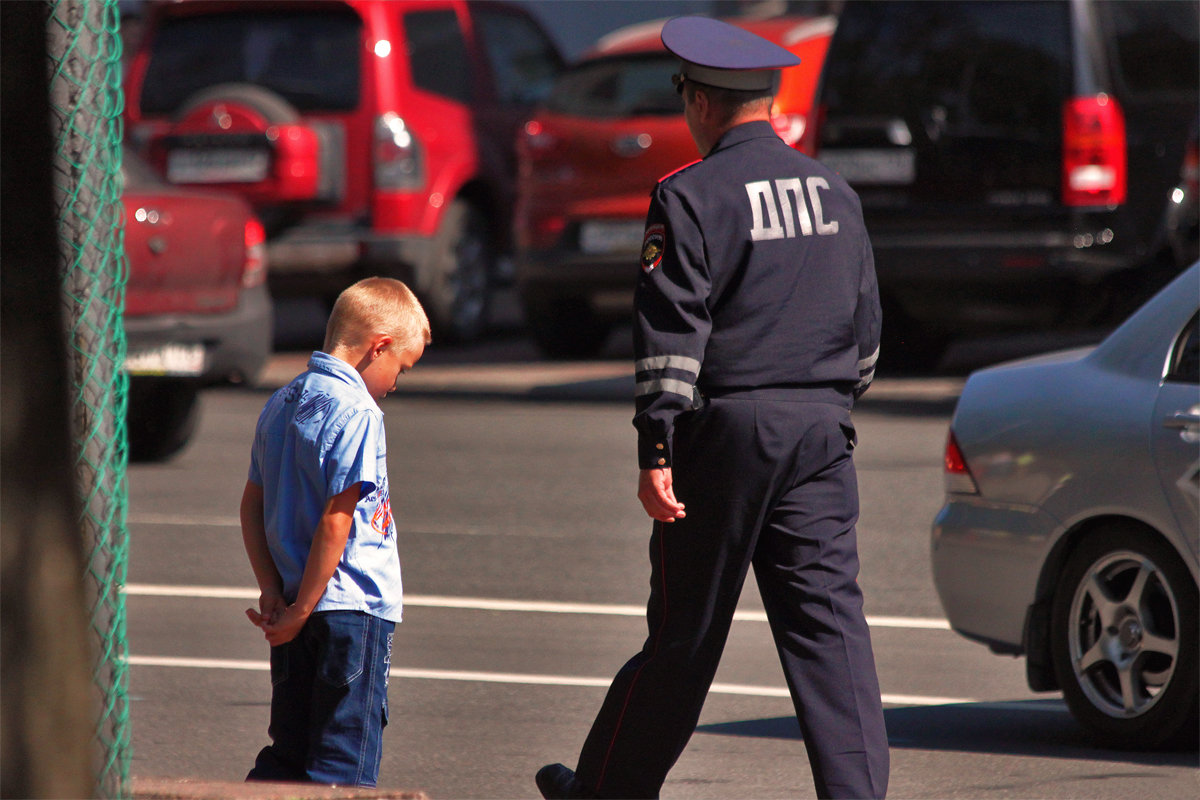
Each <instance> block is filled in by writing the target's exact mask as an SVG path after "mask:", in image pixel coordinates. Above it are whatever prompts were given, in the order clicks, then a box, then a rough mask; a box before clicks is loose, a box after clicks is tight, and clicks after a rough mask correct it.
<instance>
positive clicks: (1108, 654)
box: [932, 264, 1200, 747]
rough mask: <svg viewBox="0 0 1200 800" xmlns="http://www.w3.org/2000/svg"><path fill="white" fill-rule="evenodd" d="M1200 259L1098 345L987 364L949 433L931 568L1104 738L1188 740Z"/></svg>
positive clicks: (963, 614) (957, 613)
mask: <svg viewBox="0 0 1200 800" xmlns="http://www.w3.org/2000/svg"><path fill="white" fill-rule="evenodd" d="M1198 305H1200V264H1197V265H1193V266H1192V267H1191V268H1190V269H1188V270H1187V271H1186V272H1184V273H1183V274H1181V275H1180V276H1179V277H1178V278H1176V279H1175V280H1174V281H1173V282H1172V283H1171V284H1170V285H1169V286H1167V287H1166V288H1165V289H1163V290H1162V291H1161V292H1160V293H1159V294H1158V295H1156V296H1155V297H1154V298H1153V299H1152V300H1150V301H1149V302H1148V303H1147V304H1146V305H1145V306H1143V307H1142V308H1141V309H1140V310H1139V311H1138V312H1137V313H1135V314H1134V315H1133V316H1132V317H1130V318H1129V319H1128V320H1127V321H1126V322H1125V323H1124V324H1123V325H1122V326H1121V327H1120V328H1118V329H1117V330H1116V331H1114V332H1113V333H1112V334H1111V335H1110V336H1109V337H1108V338H1107V339H1105V340H1104V341H1103V342H1102V343H1101V344H1100V345H1099V346H1097V347H1096V348H1094V349H1090V350H1075V351H1069V352H1064V353H1056V354H1052V355H1047V356H1041V357H1037V358H1033V359H1028V360H1025V361H1020V362H1015V363H1012V364H1006V365H1001V366H997V367H993V368H990V369H985V370H981V371H979V372H977V373H974V374H973V375H971V377H970V378H969V379H968V380H967V383H966V386H965V387H964V389H963V393H962V397H961V399H960V400H959V403H958V407H957V409H956V411H955V415H954V419H953V421H952V422H951V426H950V435H949V436H948V438H947V444H946V473H945V474H946V504H945V506H943V508H942V510H941V511H940V513H939V514H938V515H937V518H936V520H935V521H934V524H933V538H932V559H933V576H934V582H935V584H936V586H937V591H938V594H939V596H940V598H941V601H942V605H943V607H944V608H945V610H946V614H947V617H948V618H949V620H950V624H951V625H952V626H953V628H954V629H955V630H956V631H958V632H959V633H961V634H962V635H964V636H966V637H968V638H971V639H974V640H977V641H980V642H983V643H985V644H987V645H989V646H990V647H991V648H992V650H994V651H995V652H998V653H1007V654H1012V655H1024V656H1025V659H1026V667H1027V670H1026V672H1027V676H1028V679H1029V685H1030V687H1031V688H1032V689H1034V690H1035V691H1049V690H1054V689H1061V690H1062V691H1063V694H1064V696H1065V699H1066V701H1067V705H1068V706H1069V708H1070V709H1071V713H1072V714H1073V715H1074V716H1075V718H1076V719H1077V720H1078V721H1079V722H1081V723H1082V724H1083V725H1084V726H1086V727H1087V728H1089V729H1091V730H1092V731H1094V732H1095V733H1096V734H1097V735H1098V737H1099V738H1100V739H1101V740H1102V741H1103V742H1104V743H1106V744H1112V745H1117V746H1125V747H1158V746H1179V745H1184V746H1194V742H1195V741H1196V737H1197V730H1198V728H1200V724H1198V720H1197V716H1198V715H1197V705H1198V699H1197V684H1198V682H1200V672H1198V668H1197V662H1198V661H1200V643H1198V642H1197V637H1198V631H1200V621H1198V612H1197V605H1198V602H1197V580H1198V578H1197V574H1198V568H1197V551H1198V550H1200V519H1198V516H1197V505H1198V499H1200V334H1198V333H1197V306H1198Z"/></svg>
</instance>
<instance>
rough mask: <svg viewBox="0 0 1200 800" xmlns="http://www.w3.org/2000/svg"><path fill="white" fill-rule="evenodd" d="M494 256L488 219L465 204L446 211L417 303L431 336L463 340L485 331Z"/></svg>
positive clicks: (459, 201) (453, 205) (442, 339)
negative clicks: (420, 304)
mask: <svg viewBox="0 0 1200 800" xmlns="http://www.w3.org/2000/svg"><path fill="white" fill-rule="evenodd" d="M494 262H495V254H494V252H493V249H492V240H491V235H490V230H489V228H488V222H487V218H486V217H484V215H483V214H482V213H481V212H480V211H479V209H477V208H476V207H475V206H473V205H471V204H470V203H469V202H467V201H466V200H462V199H459V200H455V201H454V202H452V203H451V204H450V207H449V208H447V209H446V213H445V215H444V216H443V217H442V222H441V225H440V226H439V228H438V231H437V235H436V236H435V237H434V240H433V251H432V254H431V259H430V264H429V267H430V275H429V278H428V281H427V282H426V286H425V289H424V291H423V292H422V294H423V295H424V296H423V297H422V298H421V299H422V301H423V302H424V305H425V311H426V313H428V314H429V323H430V326H431V327H432V328H433V335H434V338H435V339H437V340H439V341H451V342H467V341H471V340H472V339H477V338H478V337H479V336H480V335H481V334H482V333H483V332H484V330H485V329H486V328H487V323H488V316H489V313H490V310H491V291H492V277H493V276H492V273H493V264H494Z"/></svg>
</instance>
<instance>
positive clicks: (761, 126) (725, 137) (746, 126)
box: [705, 120, 779, 158]
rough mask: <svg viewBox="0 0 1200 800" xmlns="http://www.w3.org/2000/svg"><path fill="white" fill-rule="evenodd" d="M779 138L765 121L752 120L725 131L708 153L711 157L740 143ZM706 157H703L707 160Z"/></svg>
mask: <svg viewBox="0 0 1200 800" xmlns="http://www.w3.org/2000/svg"><path fill="white" fill-rule="evenodd" d="M768 136H770V137H773V138H775V139H778V138H779V134H777V133H775V128H774V127H773V126H772V125H771V123H770V122H767V121H766V120H754V121H753V122H743V123H742V124H741V125H737V126H734V127H732V128H730V129H729V130H727V131H725V133H724V134H722V135H721V138H720V139H718V140H717V143H716V144H715V145H713V149H712V150H710V151H709V152H708V155H709V156H711V155H712V154H713V153H716V152H717V151H719V150H725V149H726V148H729V147H733V146H734V145H736V144H741V143H742V142H748V141H750V140H751V139H763V138H765V137H768ZM707 157H708V156H705V158H707Z"/></svg>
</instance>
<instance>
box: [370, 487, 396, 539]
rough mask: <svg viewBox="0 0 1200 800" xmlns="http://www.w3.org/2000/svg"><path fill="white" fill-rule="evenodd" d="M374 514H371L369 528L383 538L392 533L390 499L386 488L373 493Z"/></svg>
mask: <svg viewBox="0 0 1200 800" xmlns="http://www.w3.org/2000/svg"><path fill="white" fill-rule="evenodd" d="M374 494H375V500H376V503H377V505H376V506H375V511H374V513H372V514H371V527H372V528H373V529H374V530H375V532H376V533H378V534H379V535H380V536H382V537H383V538H385V539H386V538H387V537H388V534H390V533H391V532H392V498H391V493H390V492H388V489H387V487H386V486H384V487H383V488H382V489H380V490H379V491H377V492H375V493H374Z"/></svg>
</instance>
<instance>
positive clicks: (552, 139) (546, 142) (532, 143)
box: [517, 119, 558, 155]
mask: <svg viewBox="0 0 1200 800" xmlns="http://www.w3.org/2000/svg"><path fill="white" fill-rule="evenodd" d="M557 145H558V137H557V136H555V135H554V134H552V133H550V132H549V131H548V130H546V126H544V125H543V124H542V123H541V122H539V121H538V120H536V119H531V120H529V121H528V122H526V123H525V125H524V127H522V128H521V135H520V136H519V137H518V139H517V146H518V147H520V148H521V149H522V150H524V152H525V153H527V154H529V155H537V154H540V153H545V152H547V151H549V150H553V149H554V148H555V146H557Z"/></svg>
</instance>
